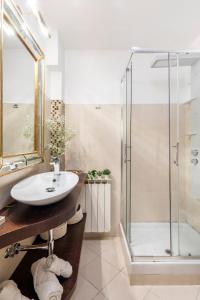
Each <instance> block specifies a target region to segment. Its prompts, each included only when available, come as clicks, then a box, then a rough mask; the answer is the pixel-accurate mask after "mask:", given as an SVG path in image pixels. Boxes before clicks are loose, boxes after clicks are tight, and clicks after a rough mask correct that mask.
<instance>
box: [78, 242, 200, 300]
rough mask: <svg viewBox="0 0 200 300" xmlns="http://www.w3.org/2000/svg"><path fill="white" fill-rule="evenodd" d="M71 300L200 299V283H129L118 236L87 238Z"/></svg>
mask: <svg viewBox="0 0 200 300" xmlns="http://www.w3.org/2000/svg"><path fill="white" fill-rule="evenodd" d="M72 300H200V286H153V287H151V286H130V285H129V281H128V276H127V273H126V268H125V262H124V257H123V253H122V249H121V244H120V240H119V238H113V239H109V240H85V241H84V242H83V248H82V255H81V262H80V269H79V277H78V283H77V288H76V290H75V292H74V294H73V296H72Z"/></svg>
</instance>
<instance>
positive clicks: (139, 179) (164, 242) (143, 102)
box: [121, 48, 200, 262]
mask: <svg viewBox="0 0 200 300" xmlns="http://www.w3.org/2000/svg"><path fill="white" fill-rule="evenodd" d="M121 96H122V142H121V147H122V151H121V153H122V160H121V168H122V181H121V224H122V228H123V233H124V236H125V238H126V242H127V245H128V248H129V253H130V256H131V259H132V261H133V262H134V261H136V262H138V261H162V260H164V261H168V260H172V258H173V261H174V260H176V259H179V261H180V260H181V259H184V260H186V259H188V260H192V259H196V260H198V259H199V258H200V52H196V51H160V52H159V51H152V50H146V49H139V48H133V49H132V55H131V58H130V60H129V63H128V66H127V68H126V70H125V74H124V76H123V78H122V81H121Z"/></svg>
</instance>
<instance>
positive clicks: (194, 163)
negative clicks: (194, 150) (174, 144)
mask: <svg viewBox="0 0 200 300" xmlns="http://www.w3.org/2000/svg"><path fill="white" fill-rule="evenodd" d="M191 163H192V164H193V165H194V166H196V165H197V164H198V163H199V161H198V159H197V158H193V159H191Z"/></svg>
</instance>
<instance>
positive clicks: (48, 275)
mask: <svg viewBox="0 0 200 300" xmlns="http://www.w3.org/2000/svg"><path fill="white" fill-rule="evenodd" d="M31 273H32V275H33V285H34V288H35V292H36V293H37V295H38V298H39V299H40V300H60V299H61V297H62V293H63V287H62V285H61V284H60V283H59V281H58V278H57V277H56V276H55V274H53V273H52V272H50V271H48V270H47V268H46V258H41V259H39V260H38V261H36V262H35V263H33V264H32V266H31Z"/></svg>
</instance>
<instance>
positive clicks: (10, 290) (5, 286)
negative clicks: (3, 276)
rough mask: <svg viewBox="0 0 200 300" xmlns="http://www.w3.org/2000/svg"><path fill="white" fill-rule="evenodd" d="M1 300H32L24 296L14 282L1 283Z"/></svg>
mask: <svg viewBox="0 0 200 300" xmlns="http://www.w3.org/2000/svg"><path fill="white" fill-rule="evenodd" d="M0 300H30V299H29V298H27V297H25V296H23V295H22V294H21V292H20V290H19V289H18V287H17V285H16V283H15V282H14V281H13V280H6V281H4V282H2V283H0Z"/></svg>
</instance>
